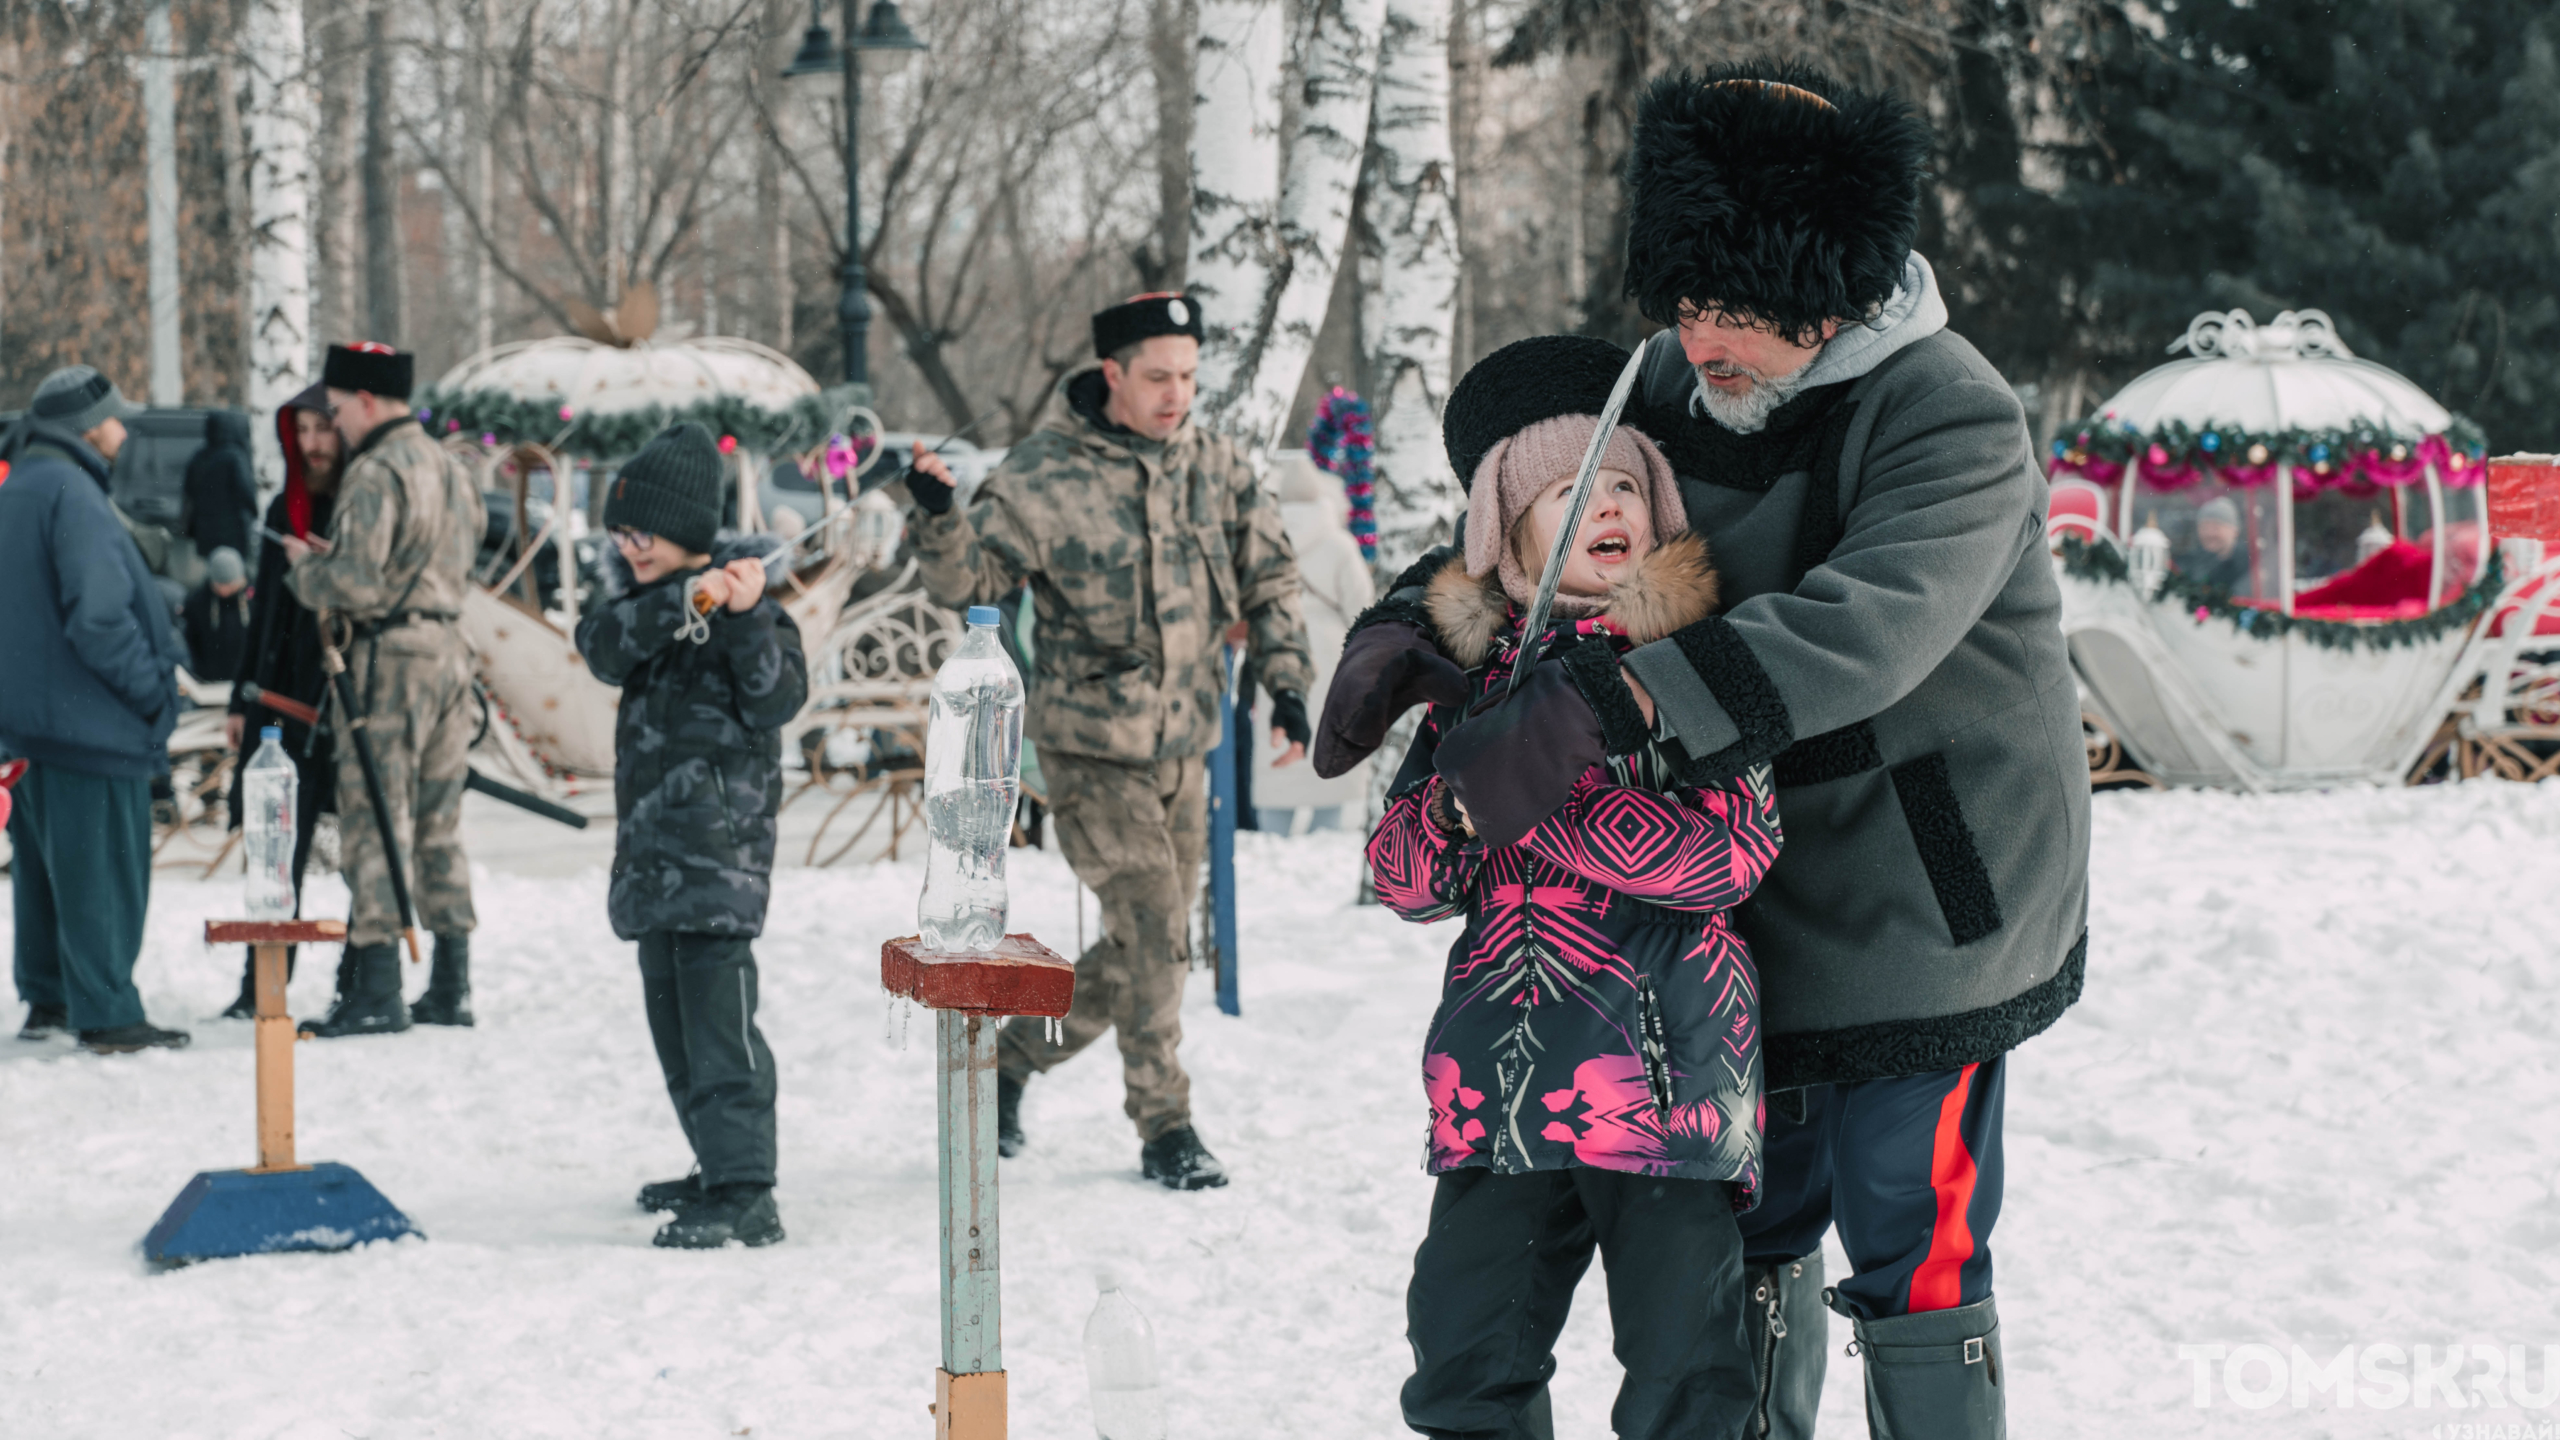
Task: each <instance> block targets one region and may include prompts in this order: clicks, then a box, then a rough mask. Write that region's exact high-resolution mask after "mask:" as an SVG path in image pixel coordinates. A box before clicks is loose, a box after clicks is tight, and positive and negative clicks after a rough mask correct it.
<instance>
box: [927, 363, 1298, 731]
mask: <svg viewBox="0 0 2560 1440" xmlns="http://www.w3.org/2000/svg"><path fill="white" fill-rule="evenodd" d="M1102 388H1103V386H1102V372H1101V369H1100V367H1099V366H1098V365H1097V366H1088V367H1086V368H1085V369H1083V370H1079V371H1077V372H1076V373H1075V374H1073V375H1070V376H1068V377H1067V378H1066V380H1065V381H1063V382H1062V383H1060V385H1059V386H1058V389H1057V391H1056V393H1054V394H1053V395H1051V397H1050V399H1049V405H1048V408H1047V409H1046V410H1045V411H1044V412H1043V413H1042V415H1041V418H1040V425H1039V428H1038V429H1036V430H1034V431H1033V432H1032V433H1031V435H1030V436H1028V437H1027V438H1025V439H1024V440H1022V441H1021V442H1020V443H1019V444H1017V445H1015V446H1014V447H1013V449H1012V451H1011V453H1009V454H1007V455H1006V456H1005V458H1004V463H1003V464H1002V465H1000V466H998V467H996V471H995V473H994V474H992V475H990V476H988V477H987V479H986V483H985V484H983V485H981V486H979V487H978V492H977V495H976V497H975V499H974V500H973V501H972V502H971V504H970V506H969V509H968V511H967V512H966V513H965V514H963V513H961V512H959V511H957V510H954V511H952V512H950V513H948V514H943V515H928V516H924V517H922V518H920V519H919V520H918V522H917V524H916V527H915V547H916V552H917V555H918V556H919V558H920V559H921V561H922V569H923V572H924V583H925V589H926V591H927V592H928V593H929V594H931V595H932V597H933V599H934V601H935V603H937V604H941V605H947V606H951V607H953V608H955V609H957V608H959V607H960V606H963V605H972V604H978V605H991V604H994V603H996V602H997V601H999V600H1001V599H1003V598H1004V597H1005V596H1006V595H1009V594H1011V593H1012V591H1013V589H1014V587H1016V586H1017V585H1020V584H1022V583H1023V582H1025V581H1028V582H1030V585H1031V593H1032V597H1033V601H1034V604H1035V606H1036V608H1037V612H1038V621H1037V625H1036V629H1035V631H1034V639H1035V642H1036V643H1035V644H1034V647H1033V648H1034V649H1035V650H1036V652H1037V655H1036V657H1035V660H1034V663H1033V667H1032V669H1033V673H1032V676H1031V695H1030V713H1029V714H1028V715H1027V716H1026V717H1025V718H1026V721H1027V726H1028V732H1029V735H1030V738H1031V740H1032V743H1034V744H1036V745H1038V746H1040V747H1041V748H1042V749H1044V750H1054V751H1058V752H1060V753H1063V754H1069V755H1091V756H1099V757H1101V758H1104V759H1110V760H1123V761H1154V760H1159V759H1172V758H1175V757H1178V756H1186V755H1199V754H1204V753H1206V752H1208V751H1210V750H1212V749H1215V748H1216V747H1217V744H1218V694H1219V691H1220V690H1221V689H1223V688H1224V684H1225V677H1224V675H1223V674H1222V668H1221V666H1220V664H1219V645H1220V641H1221V639H1222V638H1223V637H1224V635H1225V634H1226V631H1227V628H1228V626H1230V625H1232V624H1233V623H1234V622H1236V621H1238V620H1242V621H1244V622H1246V625H1247V627H1248V628H1247V643H1248V645H1249V646H1250V648H1251V651H1252V655H1253V659H1254V663H1255V665H1256V667H1257V669H1258V671H1259V673H1260V675H1261V679H1262V684H1263V687H1264V688H1265V689H1268V690H1272V691H1274V692H1278V691H1290V690H1294V691H1296V692H1298V693H1299V694H1301V695H1304V694H1306V691H1307V689H1308V687H1309V686H1310V685H1312V684H1313V683H1314V676H1315V670H1314V666H1313V665H1312V664H1310V663H1309V660H1308V655H1307V627H1306V623H1305V621H1303V620H1302V619H1301V618H1300V617H1299V614H1298V566H1297V561H1296V560H1295V559H1294V558H1293V557H1292V556H1291V555H1290V553H1289V540H1288V537H1287V536H1286V535H1285V534H1284V533H1283V532H1282V531H1281V528H1280V510H1279V507H1278V506H1276V505H1274V504H1273V503H1272V502H1271V500H1270V499H1269V497H1267V496H1265V495H1264V494H1263V493H1262V488H1261V486H1260V485H1259V484H1258V483H1257V482H1256V481H1255V479H1254V476H1253V472H1252V469H1251V467H1249V466H1248V465H1246V464H1245V462H1244V460H1243V459H1242V458H1241V457H1240V456H1238V455H1237V453H1236V450H1235V447H1234V445H1232V444H1231V443H1229V442H1228V441H1227V440H1226V439H1225V438H1224V437H1222V436H1218V435H1212V434H1210V433H1208V432H1207V431H1204V430H1202V429H1200V428H1199V427H1198V426H1196V425H1190V424H1186V425H1184V426H1183V427H1182V428H1181V429H1180V430H1177V431H1175V432H1174V434H1173V436H1172V438H1170V439H1168V440H1166V441H1164V442H1162V443H1158V442H1155V441H1151V440H1146V439H1142V438H1140V437H1138V436H1135V435H1132V434H1129V433H1128V432H1126V431H1117V432H1114V431H1111V430H1106V429H1104V428H1103V426H1102V424H1101V423H1099V415H1100V411H1101V393H1102ZM1317 698H1318V697H1315V696H1308V699H1309V701H1310V703H1312V702H1313V701H1314V700H1315V699H1317Z"/></svg>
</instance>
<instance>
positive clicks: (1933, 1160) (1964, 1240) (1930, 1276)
mask: <svg viewBox="0 0 2560 1440" xmlns="http://www.w3.org/2000/svg"><path fill="white" fill-rule="evenodd" d="M1974 1069H1975V1067H1974V1066H1971V1065H1967V1066H1966V1067H1964V1068H1963V1069H1962V1070H1959V1071H1957V1072H1956V1083H1955V1088H1954V1089H1952V1090H1949V1091H1948V1092H1947V1098H1946V1099H1944V1100H1942V1101H1940V1102H1938V1134H1937V1140H1936V1143H1935V1144H1934V1145H1933V1146H1932V1147H1931V1150H1930V1154H1929V1188H1931V1189H1932V1190H1935V1191H1937V1192H1938V1223H1937V1224H1936V1225H1935V1226H1933V1227H1931V1229H1930V1232H1929V1258H1928V1259H1926V1260H1923V1261H1921V1262H1920V1268H1919V1269H1917V1270H1914V1271H1912V1272H1911V1313H1912V1314H1915V1315H1916V1314H1919V1313H1920V1312H1921V1311H1923V1310H1953V1309H1954V1308H1956V1307H1957V1306H1958V1305H1961V1304H1963V1303H1964V1262H1966V1261H1967V1260H1970V1259H1972V1258H1973V1230H1972V1228H1971V1227H1970V1226H1968V1225H1967V1224H1966V1223H1965V1212H1966V1211H1967V1210H1969V1209H1971V1208H1972V1206H1973V1180H1974V1170H1973V1152H1972V1151H1970V1150H1967V1149H1966V1148H1965V1147H1964V1129H1963V1125H1964V1102H1965V1098H1966V1097H1967V1096H1969V1095H1971V1094H1972V1093H1973V1072H1974Z"/></svg>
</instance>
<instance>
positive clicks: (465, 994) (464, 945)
mask: <svg viewBox="0 0 2560 1440" xmlns="http://www.w3.org/2000/svg"><path fill="white" fill-rule="evenodd" d="M409 1018H410V1019H411V1020H413V1021H416V1022H417V1023H418V1024H420V1025H469V1024H471V1023H472V1019H471V937H470V935H469V934H467V933H461V932H457V933H455V934H452V935H439V936H437V937H436V958H435V966H434V969H432V970H431V971H429V972H428V975H427V993H426V994H424V995H421V996H419V997H418V1003H417V1004H415V1005H412V1006H410V1007H409Z"/></svg>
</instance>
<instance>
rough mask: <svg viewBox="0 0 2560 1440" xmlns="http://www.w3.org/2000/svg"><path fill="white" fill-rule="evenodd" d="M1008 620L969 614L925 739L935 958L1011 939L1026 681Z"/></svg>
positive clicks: (927, 922) (976, 610) (936, 694)
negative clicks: (1008, 915) (1001, 631)
mask: <svg viewBox="0 0 2560 1440" xmlns="http://www.w3.org/2000/svg"><path fill="white" fill-rule="evenodd" d="M1003 619H1004V612H1002V611H1000V610H998V609H996V607H994V606H993V605H972V606H970V607H969V633H968V634H967V635H966V636H965V637H964V638H962V640H961V641H960V644H959V646H958V648H956V649H954V650H953V651H952V652H951V658H950V659H948V660H945V661H943V662H942V669H941V670H940V671H939V672H937V673H936V674H935V675H934V677H933V719H932V722H931V724H930V725H929V726H928V727H927V728H926V730H925V737H924V817H925V834H926V836H927V837H928V839H929V840H930V842H931V843H930V845H929V846H928V847H927V849H926V852H925V861H924V896H923V898H922V899H920V900H919V901H917V902H916V928H917V930H919V931H920V932H922V934H923V938H924V943H925V948H927V949H929V950H985V949H989V948H991V947H993V946H994V945H995V943H996V942H997V941H999V940H1001V939H1003V938H1004V922H1005V893H1004V852H1005V847H1006V846H1007V845H1008V844H1009V843H1011V841H1012V839H1013V811H1014V805H1015V802H1016V801H1018V800H1019V799H1020V798H1021V795H1022V674H1021V672H1020V671H1017V670H1015V669H1014V668H1013V661H1012V659H1011V658H1010V657H1008V656H1007V655H1006V654H1005V653H1004V646H1003V645H1001V644H999V643H997V640H996V626H997V625H998V624H999V623H1000V622H1002V620H1003Z"/></svg>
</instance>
